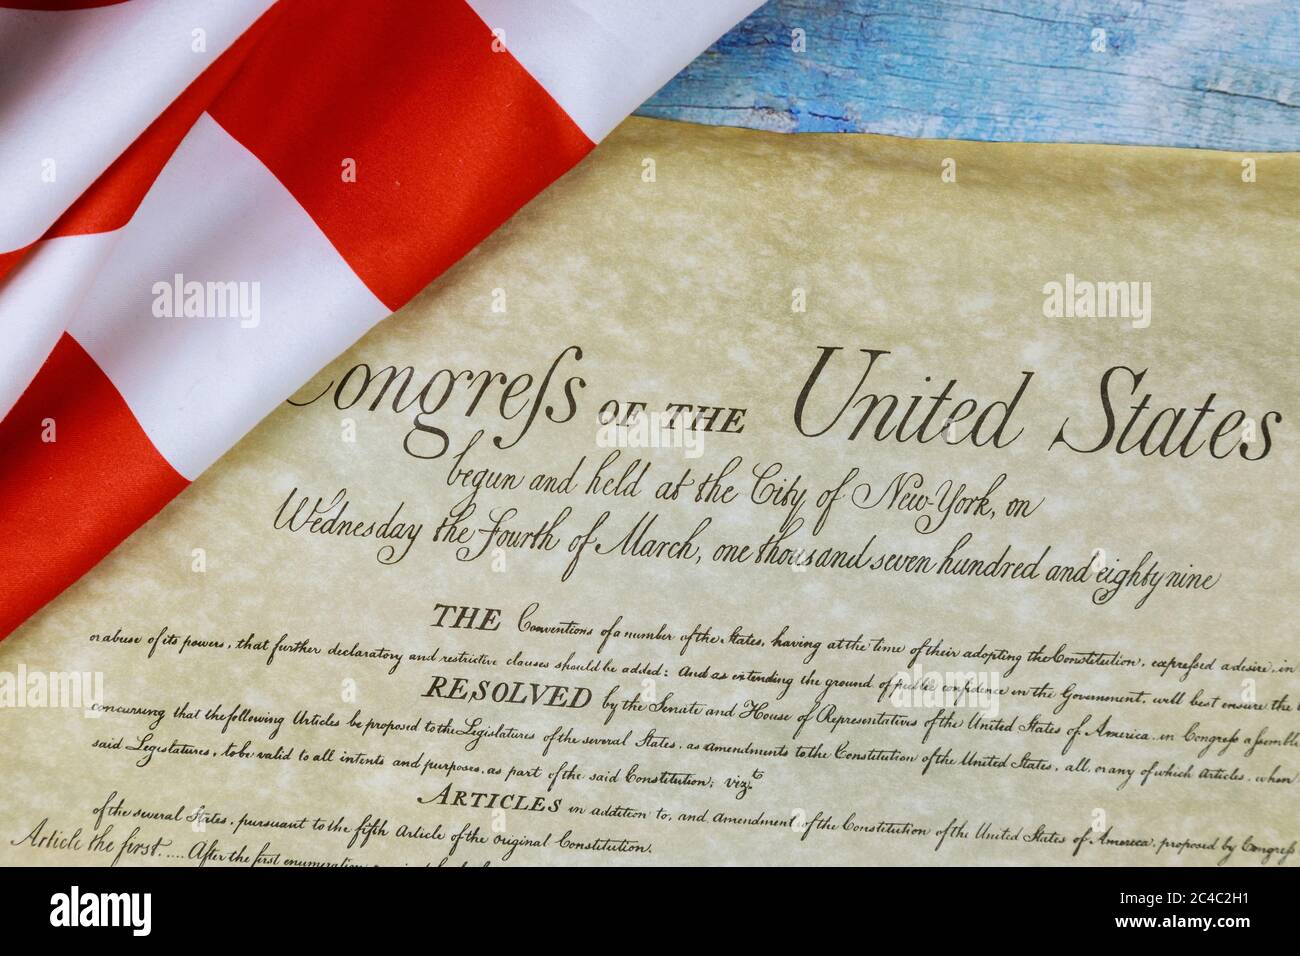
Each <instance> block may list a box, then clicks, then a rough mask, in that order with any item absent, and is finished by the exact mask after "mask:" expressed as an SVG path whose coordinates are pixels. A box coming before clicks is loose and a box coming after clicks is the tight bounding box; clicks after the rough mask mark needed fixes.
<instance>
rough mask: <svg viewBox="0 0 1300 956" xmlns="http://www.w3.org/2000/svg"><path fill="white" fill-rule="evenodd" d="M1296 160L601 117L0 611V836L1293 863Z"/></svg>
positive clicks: (419, 854)
mask: <svg viewBox="0 0 1300 956" xmlns="http://www.w3.org/2000/svg"><path fill="white" fill-rule="evenodd" d="M1298 174H1300V160H1297V158H1296V157H1295V156H1293V155H1286V156H1282V155H1273V156H1270V155H1260V156H1254V157H1247V156H1238V155H1231V154H1223V153H1209V152H1196V151H1175V150H1163V149H1119V148H1108V147H1070V146H1029V145H990V144H974V143H956V142H914V141H905V140H894V139H889V138H882V137H872V136H826V137H822V136H804V137H781V136H777V135H771V134H761V133H753V132H747V131H736V130H728V129H718V128H705V127H690V126H683V125H675V124H666V123H659V122H653V121H648V120H630V121H629V122H627V123H626V124H625V125H624V126H623V127H622V128H620V130H618V131H617V132H616V134H615V135H614V136H612V137H611V138H610V139H609V140H608V141H607V142H606V143H604V144H603V145H602V146H601V147H600V148H599V149H598V150H597V151H596V152H595V153H594V154H593V155H592V156H591V157H590V158H589V159H588V160H587V161H586V162H584V163H583V164H582V165H581V166H579V167H578V168H577V169H576V170H574V171H573V172H572V173H571V174H569V175H568V176H567V177H565V178H564V179H563V180H562V181H561V182H559V183H558V184H557V185H556V186H554V187H553V188H552V189H550V190H548V191H547V192H546V193H545V194H544V195H542V196H541V197H540V198H539V199H537V200H536V201H535V202H533V203H532V204H531V205H530V206H528V207H527V208H526V209H525V210H523V211H522V212H521V213H520V214H518V215H517V216H516V217H515V218H514V220H512V221H511V222H510V223H509V224H508V225H507V226H505V227H504V228H503V229H501V230H500V231H499V232H498V233H496V234H495V235H493V236H492V237H491V238H490V239H488V240H487V241H486V242H484V243H483V244H482V246H480V247H479V248H478V249H477V250H476V251H475V252H474V253H473V254H472V255H470V256H469V257H468V258H467V259H466V260H465V261H464V262H462V263H461V264H460V265H459V266H457V267H456V268H455V269H454V270H453V271H452V272H450V273H449V274H447V275H446V276H444V277H443V278H442V279H440V280H439V281H438V282H436V283H434V285H433V286H431V287H430V288H429V289H428V290H426V291H425V292H424V293H423V294H422V295H421V296H419V297H418V298H417V299H416V300H415V301H414V302H413V303H412V304H411V305H410V306H408V307H407V308H406V309H404V310H403V311H402V312H401V313H399V314H398V315H397V316H395V317H394V318H392V319H390V320H388V321H387V322H385V323H383V324H382V325H381V326H380V327H379V328H378V329H377V330H376V331H375V332H373V333H372V334H371V335H369V336H367V337H366V338H365V339H364V340H363V341H361V342H360V343H359V344H358V345H357V346H356V347H355V348H353V349H352V350H351V351H350V352H348V353H347V354H346V355H344V356H343V357H341V358H340V359H339V360H338V361H336V362H335V363H334V364H333V365H331V366H330V367H329V368H328V369H326V370H324V371H323V372H322V373H321V374H320V375H318V376H317V377H316V378H315V379H314V380H313V381H312V382H311V383H309V384H308V385H306V386H305V387H304V388H303V389H301V390H300V392H299V393H298V394H297V395H296V396H295V399H294V402H295V403H296V404H293V405H286V406H285V407H283V408H282V409H281V410H279V411H278V412H277V413H276V414H274V415H273V416H271V417H270V418H269V419H268V420H267V421H266V422H264V423H263V424H262V426H261V427H259V428H258V429H257V430H256V431H255V432H254V433H253V434H252V435H250V436H249V437H248V438H247V439H246V440H245V441H243V442H242V443H241V444H240V445H239V446H238V447H237V448H236V449H235V450H234V451H232V452H231V453H230V454H229V455H227V456H226V457H225V459H223V460H222V461H221V462H220V463H219V464H218V465H217V466H216V467H214V468H213V469H211V470H210V471H209V472H208V473H206V474H205V475H203V477H202V478H201V479H199V480H198V481H197V482H196V483H195V484H194V486H193V487H192V488H190V489H189V490H188V491H186V492H185V493H184V494H182V495H181V497H180V498H179V499H177V500H176V501H175V502H174V503H173V504H172V505H171V506H169V507H168V508H167V509H166V510H165V511H164V512H163V513H162V514H160V515H159V516H158V517H157V518H156V519H155V520H153V521H152V522H151V523H150V524H149V525H147V526H146V527H145V528H143V529H142V530H141V531H140V532H138V533H137V534H135V535H134V536H133V537H132V538H131V539H130V540H128V541H127V542H126V543H125V544H124V545H122V546H121V547H120V548H119V549H118V550H117V551H115V552H114V553H113V554H112V555H111V556H110V557H109V558H108V559H106V560H105V561H104V562H103V563H102V564H101V565H100V566H99V567H98V568H96V569H95V570H94V571H93V572H92V573H91V574H89V575H87V576H86V577H85V578H84V579H83V580H82V581H80V582H79V583H78V584H77V585H76V586H74V587H73V588H71V589H70V590H69V591H68V592H67V593H66V594H64V595H63V596H62V597H61V598H60V599H58V600H57V601H55V602H54V603H53V604H51V605H50V606H48V607H47V608H46V609H45V610H44V611H42V612H41V613H40V614H38V615H37V616H36V617H34V618H33V619H32V620H31V621H30V622H29V623H28V624H26V625H25V626H24V627H22V628H20V629H19V630H18V631H17V632H16V633H15V634H14V635H13V636H12V637H11V638H10V639H9V640H7V641H6V642H4V644H3V645H0V675H2V676H3V679H2V680H0V694H3V695H4V700H3V702H4V704H5V706H4V708H3V709H0V732H2V733H3V736H4V741H5V743H4V748H3V751H2V752H0V772H2V773H3V776H4V778H5V788H4V793H5V795H4V799H3V801H2V802H0V837H2V838H3V839H0V862H3V863H8V864H41V863H44V864H67V863H73V864H82V863H84V864H104V865H107V864H119V865H125V864H131V863H154V864H187V865H200V864H201V865H254V864H256V865H275V864H281V865H285V864H303V863H306V864H313V865H339V864H412V865H425V864H435V865H437V864H456V865H459V864H468V865H483V864H491V865H500V864H543V863H545V864H557V863H558V864H670V863H684V864H721V863H756V864H786V863H864V864H876V863H915V864H939V865H945V864H1033V865H1068V864H1077V865H1160V864H1168V865H1180V864H1208V865H1218V864H1225V865H1251V866H1259V865H1267V866H1282V865H1292V856H1293V854H1294V852H1295V846H1296V843H1295V841H1296V837H1297V832H1298V831H1300V793H1298V791H1297V784H1296V772H1297V755H1298V749H1297V748H1298V747H1300V736H1298V733H1300V721H1298V720H1297V716H1296V705H1297V699H1298V698H1300V680H1298V679H1297V676H1296V671H1295V668H1296V663H1297V656H1298V653H1297V652H1298V650H1300V649H1298V647H1297V640H1296V631H1295V625H1294V621H1293V614H1292V609H1293V606H1294V596H1295V594H1296V591H1297V584H1298V580H1297V578H1298V574H1300V567H1298V566H1297V560H1296V552H1295V544H1294V542H1295V537H1296V533H1297V531H1298V530H1300V520H1298V518H1300V515H1297V506H1296V500H1297V494H1296V493H1297V481H1296V474H1297V460H1298V459H1297V452H1298V449H1300V435H1298V434H1297V422H1298V421H1300V419H1298V418H1297V416H1298V415H1300V408H1298V407H1297V399H1298V397H1300V395H1298V392H1297V386H1296V374H1295V373H1296V365H1297V356H1298V348H1297V346H1298V344H1300V333H1298V332H1297V330H1296V324H1295V319H1294V315H1293V311H1294V305H1295V303H1296V302H1297V300H1300V279H1298V277H1297V271H1296V268H1295V251H1296V248H1297V238H1298V236H1297V229H1296V225H1295V210H1296V209H1297V208H1300V190H1298V188H1297V185H1296V184H1297V175H1298ZM256 335H257V330H256V329H250V330H249V347H250V348H256V347H257V340H256ZM88 494H93V490H88Z"/></svg>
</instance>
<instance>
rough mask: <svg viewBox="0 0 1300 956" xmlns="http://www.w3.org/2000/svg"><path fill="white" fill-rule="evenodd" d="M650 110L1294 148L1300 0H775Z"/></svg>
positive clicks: (800, 125) (827, 124)
mask: <svg viewBox="0 0 1300 956" xmlns="http://www.w3.org/2000/svg"><path fill="white" fill-rule="evenodd" d="M701 2H707V0H701ZM800 40H802V49H797V47H799V46H800V42H799V41H800ZM639 112H640V113H641V114H642V115H645V116H658V117H663V118H667V119H678V120H688V121H692V122H697V123H714V124H723V125H729V126H749V127H755V128H760V129H770V130H783V131H789V132H846V131H853V132H861V131H865V132H873V133H890V134H894V135H898V136H914V137H926V138H946V139H978V140H1021V141H1035V142H1083V143H1130V144H1140V145H1161V146H1197V147H1205V148H1214V149H1229V150H1240V151H1266V150H1296V149H1300V0H1223V2H1210V0H1190V2H1181V0H1131V2H1118V0H1113V2H1101V0H1061V2H1056V3H1048V2H1043V3H1033V2H1028V0H1016V2H1008V0H973V2H969V3H961V2H950V0H838V2H835V0H771V2H769V3H767V4H765V5H764V6H762V7H760V8H759V9H758V10H757V11H756V12H755V13H754V14H753V15H752V16H751V17H749V19H747V20H745V21H744V22H743V23H741V24H740V25H739V26H737V27H736V28H735V29H734V30H732V31H731V32H730V33H728V34H727V35H726V36H725V37H723V38H722V39H721V40H719V41H718V43H717V44H715V45H714V47H713V48H711V49H710V50H709V51H707V52H706V53H704V54H703V55H702V56H701V57H700V58H699V59H697V60H696V61H695V62H694V63H693V64H691V66H689V67H688V68H687V69H686V70H684V71H682V73H681V74H679V75H678V76H677V77H676V78H675V79H674V80H672V81H671V82H670V83H669V84H668V85H667V86H665V87H664V88H663V89H662V90H661V91H660V92H659V93H658V94H656V96H655V97H654V98H653V99H652V100H650V102H649V103H647V104H646V105H645V106H644V107H642V109H641V110H639Z"/></svg>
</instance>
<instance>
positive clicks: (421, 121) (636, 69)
mask: <svg viewBox="0 0 1300 956" xmlns="http://www.w3.org/2000/svg"><path fill="white" fill-rule="evenodd" d="M757 5H758V4H757V0H710V2H709V3H698V2H696V0H546V2H540V0H366V2H360V0H27V2H22V0H19V2H6V0H0V416H3V421H0V638H2V637H4V636H7V635H8V634H9V633H10V632H12V631H13V629H14V628H16V627H17V626H18V625H19V624H21V623H22V622H23V621H24V620H26V619H27V618H28V617H29V616H30V615H31V614H32V613H34V612H35V611H36V610H38V609H39V608H40V607H41V606H43V605H44V604H45V603H47V602H48V601H49V600H50V599H52V598H53V597H55V596H56V595H57V594H58V593H59V592H60V591H62V590H63V589H64V588H65V587H67V586H68V585H69V584H71V583H72V582H73V581H75V580H76V579H77V578H78V577H80V576H81V575H82V574H84V573H85V572H86V571H87V570H89V569H90V568H91V567H93V566H94V565H95V564H96V563H97V562H98V561H99V560H100V559H101V558H102V557H103V556H104V555H105V554H107V553H108V552H109V551H110V550H111V549H112V548H113V547H115V546H116V545H117V544H118V543H119V542H120V541H121V540H122V539H124V538H125V537H126V536H127V535H129V534H130V533H131V532H132V531H134V530H135V529H136V528H137V527H139V526H140V525H141V524H143V523H144V522H145V521H147V520H148V519H149V518H150V517H152V516H153V515H154V514H155V513H156V512H157V511H158V510H159V509H160V508H162V506H163V505H165V504H166V503H167V502H168V501H169V500H171V499H172V498H173V497H174V496H175V495H176V494H178V493H179V492H180V491H181V490H182V489H184V488H185V487H186V485H188V484H189V482H191V481H192V480H193V479H194V478H195V477H196V476H197V475H198V474H199V473H200V472H202V471H203V470H204V469H205V468H206V467H207V466H208V465H210V464H211V463H212V462H213V461H215V460H216V459H217V458H218V457H219V456H220V455H221V454H223V453H224V452H225V451H226V450H227V449H228V448H230V447H231V446H232V445H233V444H234V443H235V442H236V441H238V440H239V438H240V437H242V436H243V435H244V434H245V433H246V432H248V431H249V430H250V429H251V428H252V427H253V426H254V425H255V424H257V422H258V421H259V420H261V419H262V418H263V417H264V416H265V415H266V414H267V413H268V412H270V411H271V410H272V409H273V408H274V407H275V406H276V405H277V404H278V403H280V402H281V401H283V400H284V399H285V398H286V397H288V396H289V395H291V394H292V393H293V392H294V391H295V390H296V389H298V388H299V387H300V386H301V385H302V384H303V383H304V382H305V381H307V380H308V379H309V378H310V377H311V376H312V375H314V374H315V373H316V372H317V371H318V370H319V369H320V368H321V367H323V366H324V365H325V364H327V363H328V362H329V361H330V360H332V359H333V358H334V357H335V356H337V355H338V354H339V353H341V352H342V351H344V350H345V349H346V348H347V347H348V346H350V345H351V344H352V343H353V342H354V341H355V340H356V339H357V338H359V337H360V336H361V335H362V334H363V333H364V332H365V331H366V330H367V329H369V328H370V327H371V326H372V325H373V324H374V323H376V322H377V321H379V320H380V319H382V318H384V317H385V316H387V315H388V314H390V313H391V312H392V311H394V310H396V309H398V308H400V307H401V306H402V305H403V304H404V303H405V302H406V301H407V300H409V299H410V298H411V297H412V296H413V295H415V293H417V292H418V291H419V290H420V289H422V288H423V287H424V286H425V285H427V284H428V283H429V282H430V281H431V280H432V279H433V278H434V277H436V276H437V275H438V274H440V273H441V272H442V271H443V270H445V269H446V268H447V267H448V266H450V265H451V264H452V263H454V262H455V261H456V260H457V259H459V258H460V257H461V256H463V255H464V254H465V253H466V252H467V251H468V250H469V249H471V248H472V247H473V246H474V245H475V244H476V243H478V242H479V241H480V240H482V239H483V238H484V237H485V236H486V235H487V234H488V233H489V232H491V231H492V230H493V229H495V228H496V227H497V226H498V225H500V224H501V223H502V222H503V221H505V219H507V218H508V217H509V216H510V215H511V214H513V213H514V212H515V210H517V209H518V208H519V207H520V206H522V205H523V204H524V203H525V202H527V201H528V200H529V199H530V198H532V197H533V196H534V195H535V194H536V193H537V192H539V191H540V190H541V189H543V188H545V187H546V186H547V185H548V184H549V183H551V182H552V181H553V180H555V179H556V178H557V177H559V176H560V175H561V174H562V173H564V172H565V171H566V170H567V169H569V168H570V167H571V166H573V165H574V164H575V163H576V162H577V161H578V160H579V159H581V158H582V156H584V155H585V154H586V153H587V152H588V151H589V150H591V149H592V148H593V146H594V144H595V143H597V142H598V141H599V140H600V139H601V138H602V137H604V136H605V134H606V133H608V132H609V131H610V130H611V129H612V128H613V127H614V126H615V125H616V124H617V123H618V122H619V121H621V120H622V119H623V118H624V117H625V116H626V115H627V114H628V113H630V112H631V111H632V110H633V109H635V108H636V107H637V106H638V105H640V103H641V102H642V101H643V100H644V99H646V98H647V97H648V96H649V95H650V94H651V93H653V92H654V91H655V90H656V89H657V88H658V87H659V86H661V85H662V84H663V83H664V82H665V81H667V80H668V79H669V78H670V77H671V76H672V75H673V74H674V73H675V72H676V71H677V70H678V69H680V68H681V67H682V66H684V65H685V64H686V63H687V62H689V61H690V60H691V59H692V58H693V57H694V56H696V55H697V54H698V53H699V52H700V51H701V50H703V49H704V48H705V47H707V46H708V45H709V44H710V43H711V42H712V41H713V40H715V39H716V38H717V37H718V36H720V35H721V34H722V33H723V32H725V31H726V30H727V29H728V28H730V27H731V26H732V25H733V24H734V23H735V22H737V21H738V20H740V19H741V18H742V17H744V16H745V15H746V14H748V13H749V12H750V11H751V10H752V9H753V8H754V7H756V6H757Z"/></svg>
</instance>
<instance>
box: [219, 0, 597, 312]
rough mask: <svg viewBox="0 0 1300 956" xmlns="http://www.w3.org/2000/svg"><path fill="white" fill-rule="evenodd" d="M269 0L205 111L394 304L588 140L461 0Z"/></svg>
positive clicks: (583, 149)
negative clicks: (236, 66) (246, 49)
mask: <svg viewBox="0 0 1300 956" xmlns="http://www.w3.org/2000/svg"><path fill="white" fill-rule="evenodd" d="M279 7H280V8H281V9H280V15H279V16H278V18H277V19H276V21H275V23H274V24H273V25H272V27H271V29H270V30H269V31H268V32H267V35H266V36H265V37H264V38H263V40H262V42H261V44H260V45H259V48H258V51H257V55H256V56H255V57H252V58H250V59H249V61H248V62H247V63H246V64H245V65H244V68H243V69H242V70H241V71H240V72H239V74H238V75H236V76H235V77H234V79H233V80H232V81H231V83H230V85H229V86H228V87H227V88H226V89H225V90H224V91H222V93H221V94H220V95H219V96H218V97H217V99H216V101H215V102H214V103H213V105H212V107H211V108H210V109H209V112H210V113H211V114H212V116H213V117H214V118H215V119H216V120H217V122H218V123H220V124H221V125H222V126H223V127H224V128H225V129H226V131H227V132H229V133H230V134H231V135H232V136H233V137H234V138H235V139H237V140H238V141H239V142H240V143H242V144H243V145H244V146H245V147H246V148H248V149H249V150H250V151H251V152H252V153H253V154H254V155H255V156H257V157H258V159H260V160H261V161H262V162H263V163H264V164H265V165H266V166H267V167H268V168H269V169H270V170H271V172H273V173H274V174H275V175H276V176H277V177H278V178H279V180H280V181H281V182H282V183H284V185H285V186H286V187H287V188H288V189H289V191H290V192H291V193H292V194H293V195H294V197H295V198H296V199H297V200H298V202H300V203H301V204H302V206H303V208H304V209H306V210H307V212H308V213H309V214H310V215H311V217H312V218H313V219H314V220H315V221H316V223H317V225H319V226H320V228H321V230H322V231H323V232H324V233H325V235H326V236H327V237H328V238H329V240H330V242H332V243H333V244H334V246H335V248H336V249H338V250H339V252H340V253H341V254H342V256H343V257H344V258H345V259H346V260H347V262H348V264H349V265H350V266H351V267H352V269H353V270H354V271H355V272H356V273H357V275H358V276H359V277H360V278H361V280H362V281H363V282H365V283H366V285H367V286H368V287H369V288H370V290H371V291H372V292H374V293H375V295H376V296H377V297H378V298H379V299H381V300H382V301H383V302H384V303H385V304H386V305H387V306H388V307H389V308H391V309H398V308H400V307H401V306H402V305H404V304H405V303H406V302H407V301H408V300H409V299H410V298H411V297H412V296H414V295H415V294H416V293H417V292H419V291H420V290H421V289H422V288H424V287H425V286H426V285H427V284H428V283H429V282H430V281H431V280H432V279H433V278H434V277H435V276H437V275H438V274H440V273H441V272H443V271H444V270H445V269H447V268H448V267H449V266H450V265H452V264H453V263H454V262H455V261H456V260H457V259H459V258H460V257H461V256H463V255H464V254H465V253H466V252H468V251H469V250H470V249H471V248H473V247H474V246H475V245H476V244H477V243H478V242H479V241H480V240H482V239H483V238H484V237H485V236H487V235H488V234H489V233H490V232H491V231H492V230H493V229H495V228H496V227H497V226H499V225H500V224H501V223H502V222H504V221H505V220H506V219H508V218H509V217H510V216H511V215H513V214H514V212H515V211H516V210H517V209H519V207H520V206H522V205H523V204H524V203H526V202H527V201H528V200H530V199H531V198H532V197H533V196H535V195H536V194H537V193H538V192H540V191H541V190H542V189H544V188H545V187H546V186H548V185H549V184H550V183H551V182H553V181H554V180H555V179H557V178H558V177H559V176H560V175H561V174H562V173H564V172H565V171H566V170H568V169H569V168H570V167H571V166H573V164H574V163H576V162H577V161H578V160H579V159H581V158H582V157H583V156H584V155H585V154H586V153H587V152H588V151H590V150H591V148H592V146H593V145H594V144H593V143H592V142H591V141H590V140H589V139H588V138H587V137H586V136H585V135H584V134H583V132H582V131H581V130H580V129H579V128H578V127H577V126H576V125H575V124H574V122H573V121H572V120H571V119H569V117H568V115H567V114H566V113H565V112H564V110H563V109H561V108H560V106H559V104H557V103H556V102H555V100H553V99H552V98H551V96H550V94H548V93H547V92H546V90H545V89H544V88H543V87H542V86H541V85H540V84H539V83H538V82H537V81H536V80H534V79H533V77H532V76H531V75H530V74H529V73H528V72H527V71H526V70H525V69H524V68H523V67H522V66H520V65H519V62H518V61H517V60H515V59H514V57H513V56H511V54H510V53H508V52H504V51H503V52H496V51H494V50H493V48H492V46H493V43H492V41H493V37H492V34H491V31H490V30H489V29H488V27H487V25H486V24H484V23H483V21H482V20H480V19H479V18H478V16H477V15H476V14H475V13H474V12H473V10H471V9H470V8H469V7H468V6H467V5H466V4H465V3H463V2H461V0H455V2H441V3H429V2H426V0H406V2H393V3H386V4H382V5H377V4H370V3H355V2H352V0H282V2H281V3H280V4H279ZM345 160H353V161H354V162H355V165H356V181H355V182H345V181H344V177H343V171H344V168H343V167H344V161H345Z"/></svg>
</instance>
